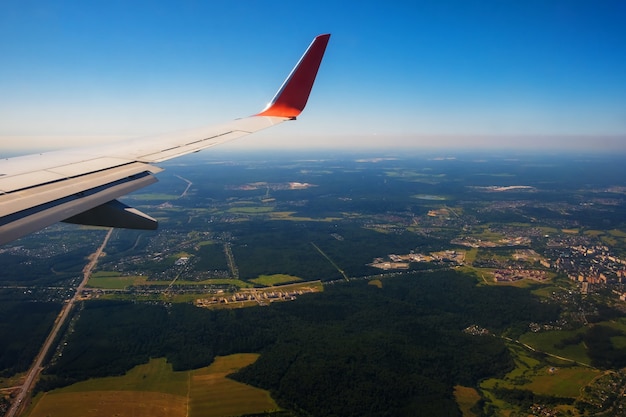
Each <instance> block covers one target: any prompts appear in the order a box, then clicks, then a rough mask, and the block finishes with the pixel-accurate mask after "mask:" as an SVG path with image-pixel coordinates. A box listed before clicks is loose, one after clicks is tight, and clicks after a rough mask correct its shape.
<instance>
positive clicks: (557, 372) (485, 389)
mask: <svg viewBox="0 0 626 417" xmlns="http://www.w3.org/2000/svg"><path fill="white" fill-rule="evenodd" d="M552 337H553V338H554V335H552ZM507 345H508V347H509V351H510V352H511V354H512V355H513V358H514V361H515V368H514V369H513V370H512V371H511V372H509V373H508V374H506V375H505V376H504V378H502V379H498V378H490V379H487V380H484V381H483V382H481V384H480V389H481V391H482V393H483V395H484V397H485V398H487V399H488V400H489V401H490V402H491V403H492V404H493V405H494V406H496V407H497V408H498V409H499V411H500V412H501V413H503V414H498V415H507V414H506V413H507V412H519V411H521V410H518V409H517V407H516V406H513V405H511V404H508V403H506V402H504V401H502V400H501V399H499V398H497V397H496V396H495V395H494V392H493V391H492V390H495V389H497V388H500V389H502V388H504V389H518V390H530V391H532V392H533V393H534V394H536V395H545V396H553V397H560V398H578V397H579V396H580V393H581V390H582V388H583V387H585V386H587V385H588V384H589V383H590V382H591V381H592V380H593V379H594V378H596V377H597V376H598V375H600V374H601V372H600V371H598V370H596V369H592V368H589V367H586V366H572V365H571V363H568V362H566V361H559V360H557V359H555V358H552V357H550V356H546V357H543V358H542V359H538V357H536V356H535V355H534V354H533V353H532V352H531V351H530V350H528V349H526V348H524V347H523V346H521V345H519V344H517V343H507ZM554 363H559V365H555V364H554ZM457 402H459V400H458V399H457ZM459 404H460V402H459ZM463 415H464V416H465V415H466V414H465V413H464V414H463ZM468 415H471V414H468Z"/></svg>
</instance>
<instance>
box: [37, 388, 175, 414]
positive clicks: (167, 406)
mask: <svg viewBox="0 0 626 417" xmlns="http://www.w3.org/2000/svg"><path fill="white" fill-rule="evenodd" d="M186 414H187V398H185V397H181V396H179V395H171V394H164V393H162V392H144V391H88V392H62V393H54V394H53V393H48V394H46V395H44V396H43V398H41V400H39V402H38V403H37V405H36V406H35V408H34V409H33V411H32V412H31V413H30V416H31V417H56V416H58V417H74V416H75V417H82V416H86V415H88V416H90V417H110V416H137V417H143V416H146V417H148V416H154V417H161V416H162V417H178V416H180V417H184V416H185V415H186Z"/></svg>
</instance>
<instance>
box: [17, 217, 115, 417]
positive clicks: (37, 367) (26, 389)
mask: <svg viewBox="0 0 626 417" xmlns="http://www.w3.org/2000/svg"><path fill="white" fill-rule="evenodd" d="M112 232H113V229H109V232H108V233H107V234H106V236H105V238H104V241H103V242H102V244H101V245H100V247H99V248H98V249H97V250H96V251H95V252H94V253H93V254H92V255H91V256H90V260H89V263H88V264H87V265H86V266H85V268H83V279H82V281H81V282H80V284H79V285H78V287H76V292H75V293H74V296H73V297H72V298H71V299H70V300H69V301H67V302H66V303H65V305H64V306H63V308H61V312H60V313H59V315H58V316H57V318H56V320H55V321H54V326H53V327H52V331H51V332H50V334H49V335H48V337H47V338H46V341H45V342H44V344H43V346H42V347H41V350H40V351H39V354H38V355H37V356H36V357H35V361H34V362H33V364H32V365H31V368H30V369H29V370H28V373H27V374H26V380H24V383H23V384H22V387H21V389H20V392H19V394H18V395H17V396H16V397H15V399H14V401H13V404H11V408H10V409H9V411H8V412H7V413H6V414H5V417H15V416H17V415H19V413H20V412H21V411H22V410H23V406H24V404H25V403H26V402H27V401H24V400H25V399H27V398H28V397H29V395H30V393H31V391H32V389H33V385H34V383H35V381H37V378H38V377H39V374H40V373H41V371H42V369H43V368H42V365H43V361H44V359H45V358H46V356H47V355H48V352H49V351H50V348H51V347H52V344H53V343H54V340H55V339H56V337H57V335H58V334H59V331H60V330H61V328H62V327H63V324H64V323H65V321H66V320H67V318H68V317H69V314H70V311H72V307H73V306H74V304H75V303H76V300H77V299H78V297H79V296H80V294H81V293H82V291H83V288H84V287H85V285H87V281H89V277H90V276H91V271H92V270H93V268H94V267H95V266H96V264H97V263H98V258H100V255H102V251H103V250H104V248H105V246H106V245H107V242H108V241H109V238H110V237H111V233H112Z"/></svg>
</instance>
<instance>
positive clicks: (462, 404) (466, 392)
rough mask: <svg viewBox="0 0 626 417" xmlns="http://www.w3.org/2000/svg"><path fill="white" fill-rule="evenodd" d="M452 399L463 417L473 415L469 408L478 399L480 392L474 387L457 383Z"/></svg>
mask: <svg viewBox="0 0 626 417" xmlns="http://www.w3.org/2000/svg"><path fill="white" fill-rule="evenodd" d="M454 399H455V400H456V403H457V404H458V405H459V408H460V409H461V413H462V414H463V417H475V416H476V414H475V413H473V412H472V411H471V408H472V407H473V406H474V405H475V404H476V403H477V402H478V401H479V400H480V394H479V393H478V391H476V390H475V389H474V388H470V387H464V386H461V385H457V386H455V387H454Z"/></svg>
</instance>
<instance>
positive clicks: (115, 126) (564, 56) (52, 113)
mask: <svg viewBox="0 0 626 417" xmlns="http://www.w3.org/2000/svg"><path fill="white" fill-rule="evenodd" d="M625 16H626V2H624V1H621V0H616V1H610V0H597V1H592V0H589V1H578V0H563V1H561V0H525V1H505V0H501V1H495V0H494V1H488V0H483V1H472V0H467V1H452V0H450V1H446V0H443V1H417V0H414V1H384V2H383V1H380V2H374V1H354V2H350V1H344V2H338V1H325V0H320V1H306V2H305V1H297V0H290V1H271V0H265V1H246V0H240V1H230V0H224V1H219V0H212V1H184V0H182V1H180V0H179V1H171V2H169V1H145V2H142V1H132V2H129V1H54V0H48V1H28V0H3V1H2V2H0V57H1V58H0V62H2V65H0V138H2V141H3V147H4V148H8V147H15V146H18V145H19V146H23V145H26V144H35V145H37V146H46V147H63V146H67V145H74V144H75V143H81V144H84V143H87V142H91V141H101V140H104V139H106V140H112V139H114V138H123V137H134V136H143V135H148V134H152V133H159V132H167V131H174V130H178V129H183V128H188V127H195V126H201V125H204V124H208V123H219V122H223V121H228V120H230V119H233V118H236V117H241V116H246V115H249V114H253V113H255V112H257V111H259V110H261V109H262V108H263V107H264V105H265V103H266V102H267V101H268V100H269V99H271V97H272V96H273V94H274V92H275V91H276V90H277V89H278V87H279V86H280V84H281V82H282V80H283V79H284V78H285V77H286V75H287V74H288V73H289V71H290V69H291V67H292V66H293V65H294V64H295V62H296V61H297V59H298V58H299V57H300V55H301V53H302V52H303V51H304V49H305V48H306V46H308V44H309V42H310V41H311V39H312V38H313V37H314V36H315V35H317V34H320V33H327V32H329V33H332V38H331V41H330V44H329V47H328V50H327V53H326V56H325V59H324V62H323V63H322V68H321V69H320V73H319V76H318V79H317V83H316V85H315V87H314V89H313V93H312V96H311V99H310V100H309V104H308V107H307V109H306V110H305V112H304V113H303V114H302V115H301V117H300V118H299V120H298V121H297V122H294V123H288V124H285V125H282V126H280V127H277V128H274V129H270V130H269V131H265V132H261V133H258V134H256V135H254V136H250V137H247V138H244V139H240V140H238V141H236V142H235V143H234V144H232V145H225V146H233V147H235V148H236V147H290V148H292V147H305V148H306V147H325V146H339V147H346V148H365V147H371V146H381V147H438V146H464V147H486V148H489V147H513V148H515V147H522V148H524V147H525V148H528V147H531V148H535V147H536V148H540V149H543V148H555V147H559V146H566V147H571V148H575V149H585V148H590V149H598V148H602V149H608V150H612V149H619V150H626V25H624V23H623V22H624V17H625ZM42 144H43V145H42Z"/></svg>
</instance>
